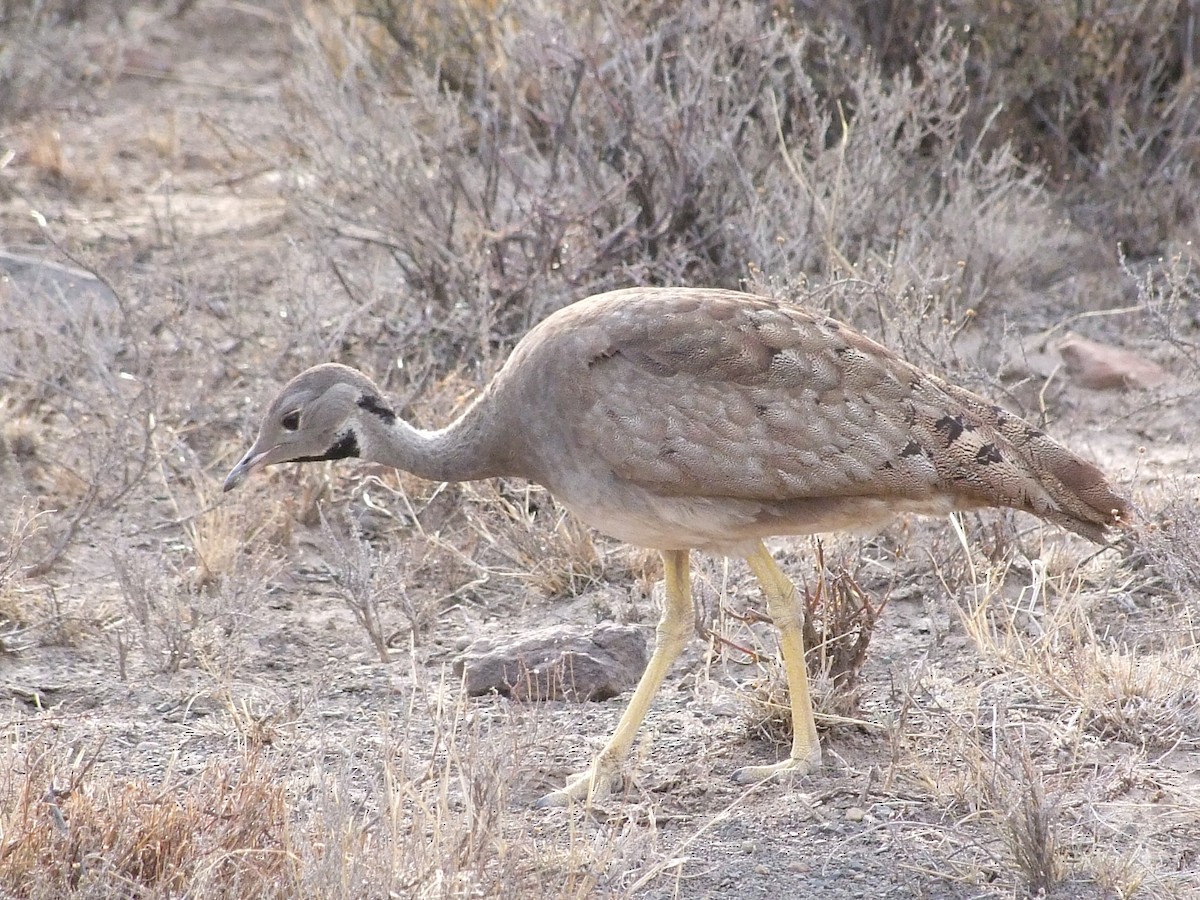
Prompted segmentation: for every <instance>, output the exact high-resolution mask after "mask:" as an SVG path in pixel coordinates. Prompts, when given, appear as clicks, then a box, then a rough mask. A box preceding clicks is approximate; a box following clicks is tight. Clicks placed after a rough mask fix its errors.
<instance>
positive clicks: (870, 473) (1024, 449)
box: [224, 287, 1131, 807]
mask: <svg viewBox="0 0 1200 900" xmlns="http://www.w3.org/2000/svg"><path fill="white" fill-rule="evenodd" d="M344 458H359V459H362V460H367V461H372V462H375V463H378V464H381V465H385V466H392V467H395V468H397V469H402V470H404V471H407V472H411V473H413V474H415V475H417V476H419V477H421V478H425V479H429V480H431V481H435V482H458V481H469V480H475V479H484V478H496V477H512V478H522V479H527V480H528V481H531V482H535V483H537V484H540V485H542V486H544V487H545V488H546V489H547V490H548V491H549V492H550V493H551V494H552V495H553V496H554V497H555V498H556V499H557V500H558V501H560V502H561V503H562V504H563V505H565V506H566V507H567V508H568V509H570V510H571V511H572V512H573V513H574V514H575V515H576V516H578V517H579V518H580V519H581V520H582V521H583V522H585V523H586V524H588V525H589V526H591V527H592V528H594V529H596V530H597V531H599V532H602V533H603V534H606V535H609V536H611V537H613V538H616V539H617V540H619V541H624V542H627V543H629V544H634V545H637V546H639V547H645V548H650V549H652V550H657V551H659V552H660V553H661V555H662V559H663V570H664V592H663V609H662V613H661V618H660V621H659V623H658V626H657V629H656V632H655V641H654V649H653V651H652V653H651V656H650V660H649V662H648V664H647V666H646V669H645V670H644V672H643V674H642V676H641V679H640V681H639V682H638V684H637V687H636V688H635V690H634V692H633V696H632V698H631V699H630V701H629V703H628V705H627V706H626V708H625V710H624V713H623V714H622V716H621V717H620V720H619V722H618V724H617V726H616V729H615V731H614V732H613V734H612V736H611V737H610V738H609V740H608V742H607V743H606V744H605V745H604V746H603V748H602V749H601V750H600V752H599V753H598V754H597V755H596V756H595V758H594V759H593V761H592V763H591V765H590V766H588V767H587V768H586V769H585V770H584V771H582V772H579V773H577V774H574V775H572V776H570V777H569V778H568V779H567V782H566V785H565V786H564V787H562V788H561V789H558V790H555V791H552V792H551V793H549V794H548V795H546V796H545V797H543V798H541V800H540V801H539V804H538V805H540V806H544V807H545V806H564V805H569V804H571V803H574V802H577V801H583V802H587V803H591V802H593V801H595V800H597V799H599V798H602V797H604V796H605V795H607V794H609V793H611V792H612V791H613V790H614V789H615V788H616V787H618V786H619V785H620V784H621V783H622V781H623V778H624V773H623V771H622V770H623V767H624V764H625V763H626V760H627V757H628V755H629V751H630V749H631V747H632V745H633V742H634V739H635V736H636V733H637V731H638V729H639V727H640V726H641V724H642V721H643V719H644V718H645V716H646V713H647V711H648V709H649V708H650V706H651V702H652V700H653V698H654V695H655V694H656V692H657V691H658V689H659V687H660V686H661V685H662V683H663V681H664V679H665V677H666V675H667V672H668V669H669V668H670V666H671V665H672V663H673V662H674V661H675V660H676V659H677V657H678V656H679V655H680V653H681V651H682V650H683V648H684V646H685V644H686V642H687V640H688V638H689V637H690V635H691V632H692V631H693V616H692V600H691V583H690V569H689V564H690V554H691V552H692V551H697V552H701V553H709V554H715V555H722V556H728V557H741V558H742V559H744V560H745V561H746V563H747V564H748V566H749V569H750V571H751V572H752V573H753V575H754V576H755V578H756V579H757V581H758V582H759V585H760V586H761V589H762V592H763V595H764V597H765V601H766V608H767V613H768V616H769V617H770V619H771V620H772V622H773V623H774V626H775V628H776V629H777V630H778V632H779V649H780V655H781V657H782V665H783V669H784V672H785V675H786V678H787V684H788V690H789V698H790V706H791V710H790V712H791V719H792V725H793V729H792V735H793V737H792V746H791V750H790V753H789V755H788V756H787V757H786V758H785V759H782V760H780V761H778V762H776V763H771V764H766V765H752V766H747V767H744V768H741V769H738V770H737V771H736V772H735V773H734V778H735V780H736V781H737V782H739V783H743V784H752V783H757V782H759V781H762V780H765V779H771V778H776V777H779V776H783V775H786V774H791V775H794V776H804V775H807V774H809V773H812V772H814V771H815V770H816V769H817V768H818V767H819V766H820V764H821V756H822V754H821V745H820V740H819V737H818V734H817V727H816V723H815V720H814V716H813V708H812V702H811V699H810V695H809V686H808V678H807V672H806V669H805V660H804V653H805V650H804V642H803V638H802V631H801V626H802V615H803V612H802V609H803V607H802V604H801V603H800V602H799V595H798V593H797V590H796V587H795V585H794V584H793V583H792V581H791V580H790V579H789V578H788V576H787V575H785V574H784V572H783V571H782V570H781V569H780V567H779V565H778V564H777V563H776V562H775V560H774V559H773V557H772V555H771V553H770V552H769V550H768V549H767V547H766V545H765V544H764V540H765V539H766V538H769V537H773V536H786V535H802V534H814V533H824V532H835V531H851V532H858V533H864V532H871V531H875V530H877V529H879V528H880V527H882V526H883V525H885V524H886V523H887V522H888V521H889V520H891V519H892V518H894V517H896V516H898V515H901V514H906V513H916V514H924V515H934V516H944V515H948V514H950V513H952V512H954V511H957V510H966V509H973V508H981V507H1008V508H1012V509H1016V510H1020V511H1023V512H1026V513H1031V514H1033V515H1034V516H1037V517H1040V518H1041V519H1043V520H1046V521H1048V522H1051V523H1053V524H1055V525H1058V526H1060V527H1062V528H1064V529H1066V530H1067V531H1070V532H1074V533H1075V534H1078V535H1081V536H1083V537H1084V538H1087V539H1088V540H1090V541H1093V542H1097V543H1103V542H1104V541H1105V540H1106V535H1108V534H1110V533H1111V530H1112V529H1124V528H1126V527H1127V526H1128V524H1129V521H1130V516H1131V507H1130V504H1129V503H1128V501H1126V500H1125V499H1124V498H1123V497H1121V496H1119V495H1118V494H1117V493H1116V491H1115V490H1114V489H1113V488H1112V487H1111V486H1110V484H1109V482H1108V480H1107V479H1106V477H1105V475H1104V473H1103V472H1102V471H1101V470H1100V469H1099V468H1097V467H1096V466H1095V465H1094V464H1092V463H1091V462H1088V461H1086V460H1084V459H1083V458H1081V457H1080V456H1078V455H1076V454H1075V453H1073V452H1072V451H1070V450H1068V449H1067V448H1066V447H1064V446H1062V445H1061V444H1059V443H1057V442H1056V441H1054V440H1053V439H1052V438H1050V437H1049V436H1048V435H1047V434H1046V433H1044V432H1043V431H1042V430H1041V429H1039V428H1037V427H1035V426H1034V425H1032V424H1030V423H1029V422H1027V421H1025V420H1023V419H1021V418H1020V417H1018V416H1017V415H1014V414H1013V413H1011V412H1008V411H1007V410H1005V409H1003V408H1002V407H1000V406H997V405H995V404H993V403H990V402H988V401H987V400H985V399H983V398H982V397H980V396H978V395H976V394H974V393H972V392H970V391H968V390H965V389H963V388H961V387H957V386H955V385H953V384H950V383H948V382H946V381H944V380H943V379H941V378H939V377H938V376H936V375H934V374H931V373H928V372H926V371H923V370H922V369H920V368H918V367H916V366H914V365H912V364H910V363H909V362H907V361H905V360H904V359H902V358H901V357H900V356H899V355H897V354H896V353H894V352H893V351H891V350H889V349H887V348H886V347H884V346H882V345H881V344H879V343H877V342H875V341H874V340H872V339H871V338H869V337H867V336H865V335H863V334H861V333H859V332H857V331H855V330H854V329H852V328H851V327H850V326H848V325H846V324H844V323H842V322H840V321H838V320H836V319H833V318H831V317H829V316H827V315H824V314H822V313H820V312H818V311H814V310H810V309H806V308H804V307H800V306H796V305H791V304H788V303H785V302H781V301H777V300H774V299H771V298H767V297H760V296H755V295H751V294H747V293H740V292H736V291H726V290H719V289H715V288H686V287H640V288H626V289H621V290H616V291H610V292H607V293H603V294H597V295H594V296H591V297H588V298H586V299H583V300H579V301H577V302H575V303H572V304H570V305H568V306H565V307H563V308H562V309H560V310H558V311H557V312H554V313H552V314H551V315H549V316H548V317H547V318H545V319H544V320H542V321H541V322H540V323H539V324H537V325H536V326H535V327H533V328H532V329H531V330H530V331H529V332H528V333H527V334H525V336H524V337H523V338H522V339H521V340H520V341H519V342H518V343H517V344H516V346H515V347H514V348H513V350H512V352H511V354H510V356H509V357H508V359H507V360H506V362H505V363H504V365H503V366H502V367H501V369H500V370H499V372H498V373H497V374H496V375H495V376H494V378H492V380H491V382H490V383H489V384H488V385H487V386H486V388H484V389H483V390H482V392H481V393H480V395H479V396H478V398H477V399H476V400H475V402H474V403H473V404H472V405H471V406H470V407H469V408H467V409H466V411H465V412H463V413H462V414H461V415H460V416H458V418H456V419H455V420H454V421H452V422H451V423H450V424H448V425H446V426H445V427H443V428H439V429H435V430H423V429H420V428H417V427H414V426H413V425H411V424H409V423H408V422H406V421H405V420H404V419H402V418H400V417H399V416H397V414H396V412H395V411H394V409H393V407H392V406H391V405H390V404H389V403H388V401H387V400H386V399H385V397H384V395H383V393H382V392H381V391H380V389H379V388H378V387H377V386H376V384H375V383H374V382H373V381H372V380H371V379H370V378H369V377H368V376H367V375H365V374H363V373H362V372H360V371H358V370H356V369H353V368H349V367H347V366H344V365H340V364H337V363H326V364H323V365H318V366H315V367H313V368H310V369H308V370H306V371H304V372H302V373H301V374H299V375H297V376H296V377H295V378H293V379H292V380H291V381H290V382H288V383H287V385H286V386H285V387H284V388H283V389H282V391H280V393H279V394H278V396H276V397H275V399H274V400H273V401H272V402H271V404H270V406H269V407H268V408H267V411H266V414H265V416H264V419H263V421H262V424H261V427H260V429H259V432H258V436H257V438H256V440H255V441H254V443H253V445H252V446H251V447H250V449H249V450H248V451H247V452H246V454H245V456H244V457H243V458H242V459H241V461H240V462H238V463H237V465H235V466H234V467H233V469H232V471H230V472H229V475H228V477H227V478H226V479H225V482H224V490H225V491H229V490H232V489H233V488H235V487H237V486H238V485H239V484H240V483H242V482H243V480H244V479H245V478H246V476H247V475H248V474H249V473H251V472H252V471H255V470H257V469H260V468H262V467H263V466H269V465H274V464H278V463H286V462H312V461H320V460H336V459H344Z"/></svg>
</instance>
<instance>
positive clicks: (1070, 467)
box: [944, 385, 1133, 544]
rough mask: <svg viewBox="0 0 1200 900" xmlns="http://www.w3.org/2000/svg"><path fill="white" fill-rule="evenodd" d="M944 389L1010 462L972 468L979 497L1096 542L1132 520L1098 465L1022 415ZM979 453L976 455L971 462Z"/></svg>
mask: <svg viewBox="0 0 1200 900" xmlns="http://www.w3.org/2000/svg"><path fill="white" fill-rule="evenodd" d="M944 389H945V390H947V392H948V393H950V394H951V395H952V396H953V397H954V399H956V400H957V401H959V403H961V404H962V405H963V406H965V407H967V408H968V409H969V410H970V412H972V413H974V414H975V416H974V417H975V418H977V420H978V421H979V424H980V425H982V428H981V429H980V431H982V432H983V433H984V434H986V433H987V432H991V433H992V435H994V437H992V440H993V441H994V442H995V445H996V446H998V447H1000V448H1003V451H1002V453H1003V455H1004V456H1005V457H1007V459H1008V460H1009V461H1010V462H1011V465H1007V466H1005V465H997V466H971V469H972V470H973V471H972V474H973V476H974V478H976V479H978V478H980V477H981V476H982V477H983V478H984V479H985V480H986V481H987V482H990V483H987V484H985V485H983V487H984V490H983V491H982V492H981V498H990V501H989V502H993V503H994V502H995V501H996V500H997V499H1000V500H1001V502H1003V503H1004V504H1005V505H1007V506H1011V507H1013V508H1014V509H1019V510H1023V511H1025V512H1030V513H1033V514H1034V515H1036V516H1040V517H1041V518H1043V519H1046V520H1047V521H1050V522H1053V523H1055V524H1056V525H1060V526H1062V527H1063V528H1066V529H1067V530H1068V531H1073V532H1075V533H1076V534H1078V535H1081V536H1083V537H1085V538H1087V539H1088V540H1091V541H1095V542H1096V543H1098V544H1101V543H1104V542H1105V540H1106V539H1107V533H1108V531H1109V529H1112V528H1124V527H1127V526H1128V525H1129V524H1130V523H1131V521H1132V518H1133V510H1132V507H1131V506H1130V504H1129V501H1128V500H1126V499H1125V498H1124V497H1122V496H1120V495H1119V494H1118V493H1117V492H1116V491H1115V490H1114V489H1113V488H1112V486H1111V485H1110V484H1109V482H1108V479H1107V478H1106V477H1105V475H1104V473H1103V472H1102V471H1100V469H1099V468H1098V467H1097V466H1095V465H1093V464H1092V463H1090V462H1088V461H1087V460H1085V459H1082V458H1081V457H1079V456H1077V455H1076V454H1075V453H1073V452H1071V451H1070V450H1068V449H1067V448H1066V447H1064V446H1063V445H1062V444H1059V443H1058V442H1057V441H1055V440H1054V439H1053V438H1051V437H1050V436H1049V435H1047V434H1045V433H1044V432H1042V431H1041V430H1039V429H1038V428H1035V427H1034V426H1033V425H1031V424H1030V423H1028V422H1026V421H1025V420H1024V419H1021V418H1019V417H1018V416H1015V415H1013V414H1012V413H1009V412H1008V411H1006V410H1004V409H1002V408H1001V407H999V406H993V405H991V404H988V403H986V402H984V401H982V400H981V398H979V397H977V396H976V395H974V394H971V393H970V392H968V391H965V390H963V389H961V388H957V387H955V386H953V385H944ZM977 459H978V456H976V460H977Z"/></svg>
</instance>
